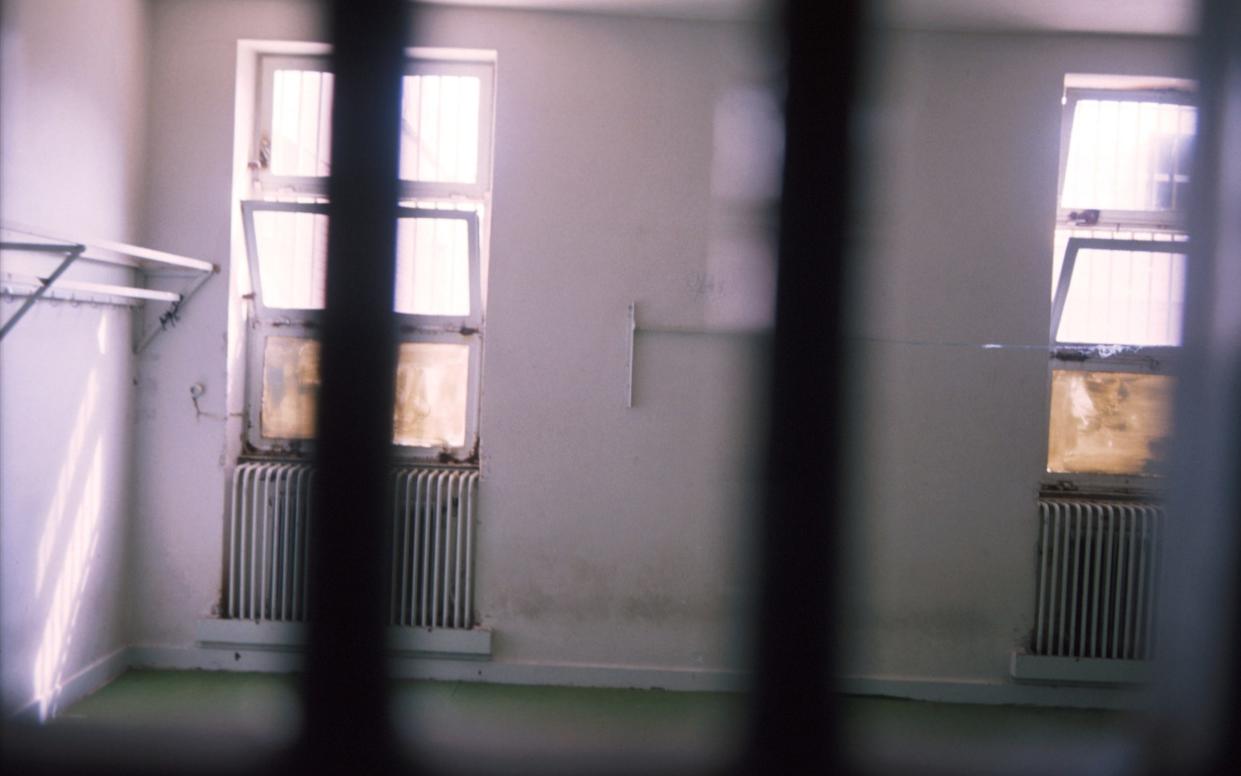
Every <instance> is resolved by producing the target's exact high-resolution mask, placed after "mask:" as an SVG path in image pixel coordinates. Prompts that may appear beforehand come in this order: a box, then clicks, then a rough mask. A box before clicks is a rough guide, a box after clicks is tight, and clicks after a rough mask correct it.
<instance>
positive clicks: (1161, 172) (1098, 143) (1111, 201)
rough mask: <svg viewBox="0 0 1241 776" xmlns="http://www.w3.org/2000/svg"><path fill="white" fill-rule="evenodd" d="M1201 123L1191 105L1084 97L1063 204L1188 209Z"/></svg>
mask: <svg viewBox="0 0 1241 776" xmlns="http://www.w3.org/2000/svg"><path fill="white" fill-rule="evenodd" d="M1196 124H1197V113H1196V111H1195V109H1194V108H1193V107H1192V106H1188V105H1174V104H1170V103H1159V102H1143V101H1137V100H1078V101H1077V103H1076V107H1075V108H1074V111H1073V126H1072V130H1071V132H1070V136H1069V154H1068V160H1067V164H1066V167H1065V174H1064V188H1063V190H1062V192H1061V198H1060V205H1061V207H1066V208H1094V209H1098V210H1165V211H1166V210H1176V209H1180V208H1183V207H1184V206H1185V201H1184V198H1185V191H1186V190H1187V188H1188V185H1189V158H1190V154H1191V151H1192V145H1193V138H1194V132H1195V130H1196Z"/></svg>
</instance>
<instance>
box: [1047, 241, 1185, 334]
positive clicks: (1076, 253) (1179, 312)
mask: <svg viewBox="0 0 1241 776" xmlns="http://www.w3.org/2000/svg"><path fill="white" fill-rule="evenodd" d="M1058 242H1059V240H1058ZM1064 243H1065V253H1064V254H1063V255H1064V256H1065V258H1064V260H1063V262H1062V263H1063V268H1062V269H1061V272H1064V271H1067V272H1068V273H1069V276H1068V278H1067V283H1068V285H1067V288H1066V287H1065V282H1066V278H1058V284H1057V292H1056V294H1057V297H1062V298H1057V299H1055V300H1054V302H1055V304H1054V307H1053V314H1056V313H1059V325H1058V327H1057V329H1056V331H1055V341H1056V342H1064V343H1086V344H1109V345H1135V346H1155V347H1157V346H1176V345H1180V344H1181V321H1182V318H1183V317H1184V309H1185V254H1184V253H1183V252H1180V253H1178V252H1175V251H1185V250H1187V247H1186V244H1185V243H1174V242H1171V241H1159V242H1155V241H1150V240H1146V241H1142V240H1109V239H1092V238H1070V239H1066V240H1065V241H1064ZM1143 243H1146V244H1147V245H1150V246H1151V250H1133V248H1141V247H1144V245H1143ZM1070 245H1072V246H1073V247H1074V248H1075V249H1074V250H1072V251H1070Z"/></svg>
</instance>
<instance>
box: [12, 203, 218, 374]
mask: <svg viewBox="0 0 1241 776" xmlns="http://www.w3.org/2000/svg"><path fill="white" fill-rule="evenodd" d="M0 232H3V233H4V236H3V238H2V239H0V251H3V252H5V253H17V254H43V255H50V256H57V255H60V256H63V258H62V259H61V260H60V263H59V264H58V265H57V266H56V268H55V269H53V270H52V271H51V272H49V273H47V274H42V273H37V274H25V273H19V272H8V271H5V272H3V277H2V278H0V293H3V295H4V296H9V297H24V298H25V300H24V301H23V302H22V304H21V306H20V307H18V308H17V311H16V312H14V313H13V314H12V315H11V316H9V317H8V319H7V320H5V321H4V323H3V325H0V339H3V338H4V337H5V336H7V335H8V333H9V332H10V331H12V330H13V328H14V327H15V326H16V325H17V323H18V321H20V320H21V318H22V316H24V315H25V314H26V313H27V312H29V311H30V308H32V307H33V306H34V305H35V303H37V302H38V301H39V300H41V299H59V300H67V301H79V302H82V301H84V302H91V303H104V304H122V305H125V306H128V307H132V308H135V309H136V315H137V316H138V318H137V320H138V325H137V326H136V327H135V330H136V332H137V334H136V336H135V337H134V347H133V351H134V353H141V352H142V351H143V350H145V349H146V347H147V346H148V345H149V344H151V341H152V340H154V339H155V337H156V336H158V335H159V333H160V332H161V331H163V330H164V329H166V328H168V327H169V326H171V325H173V324H175V323H176V321H177V319H178V316H179V315H180V312H181V308H182V306H183V305H184V304H185V303H186V301H188V300H189V298H190V297H191V296H193V295H194V293H195V292H197V291H198V289H199V288H201V287H202V286H203V284H204V283H206V282H207V280H209V279H210V278H211V276H212V275H214V274H215V273H216V272H218V271H219V268H218V267H217V266H216V265H215V264H212V263H211V262H209V261H203V260H202V259H194V258H190V257H188V256H181V255H178V254H175V253H167V252H165V251H156V250H151V249H150V248H143V247H141V246H138V245H129V244H127V243H121V242H115V241H113V240H75V239H69V238H64V237H60V236H57V235H53V234H49V233H48V232H46V231H45V230H42V229H35V228H31V227H26V226H22V225H18V224H11V223H5V224H3V225H0ZM77 262H93V263H97V264H107V265H112V266H119V267H125V268H127V269H130V270H133V273H134V281H135V282H134V284H133V285H120V284H112V283H99V282H91V281H85V280H71V279H66V278H63V277H62V276H63V275H64V274H65V272H66V271H67V270H68V269H69V268H70V267H71V266H73V265H74V264H75V263H77ZM155 278H173V279H180V280H184V281H185V282H184V283H183V284H182V286H181V288H180V290H178V291H167V290H161V289H156V288H149V287H148V283H149V281H150V280H152V279H155ZM147 302H162V303H165V304H167V305H168V306H167V308H166V309H165V310H164V312H163V313H161V314H160V316H159V321H158V324H157V325H154V326H152V327H151V328H150V329H149V330H148V329H147V328H146V325H145V320H144V318H143V316H142V310H143V308H144V307H145V305H146V303H147Z"/></svg>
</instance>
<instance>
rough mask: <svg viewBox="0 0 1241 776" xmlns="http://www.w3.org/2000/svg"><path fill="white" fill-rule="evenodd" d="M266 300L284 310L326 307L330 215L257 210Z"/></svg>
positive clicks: (267, 304)
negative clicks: (328, 223)
mask: <svg viewBox="0 0 1241 776" xmlns="http://www.w3.org/2000/svg"><path fill="white" fill-rule="evenodd" d="M254 236H255V243H256V246H255V247H256V248H257V250H258V266H259V275H260V277H259V283H260V286H261V288H262V293H263V299H262V301H263V304H264V305H265V306H267V307H272V308H279V309H284V310H322V309H323V297H324V288H325V284H326V279H327V216H325V215H319V214H317V213H288V212H281V211H274V210H259V211H257V212H255V213H254Z"/></svg>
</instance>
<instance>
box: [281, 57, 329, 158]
mask: <svg viewBox="0 0 1241 776" xmlns="http://www.w3.org/2000/svg"><path fill="white" fill-rule="evenodd" d="M271 112H272V115H271V162H270V170H271V172H272V173H274V174H276V175H308V176H318V175H328V174H329V173H330V172H331V164H330V159H331V153H330V150H331V146H332V120H331V117H332V74H331V73H320V72H315V71H312V70H277V71H276V72H275V77H274V82H273V83H272V111H271Z"/></svg>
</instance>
